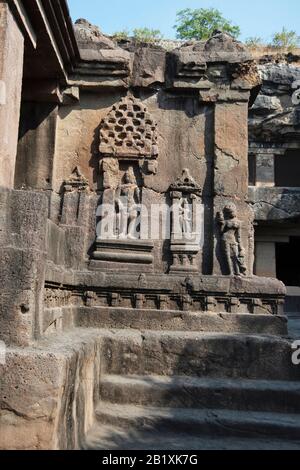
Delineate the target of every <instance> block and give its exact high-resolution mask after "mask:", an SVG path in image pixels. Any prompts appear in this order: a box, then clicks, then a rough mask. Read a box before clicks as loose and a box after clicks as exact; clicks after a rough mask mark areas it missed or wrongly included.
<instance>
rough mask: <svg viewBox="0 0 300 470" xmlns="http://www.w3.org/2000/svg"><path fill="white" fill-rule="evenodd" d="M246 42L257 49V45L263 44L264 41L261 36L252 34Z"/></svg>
mask: <svg viewBox="0 0 300 470" xmlns="http://www.w3.org/2000/svg"><path fill="white" fill-rule="evenodd" d="M245 44H246V46H248V47H250V48H253V49H255V48H256V47H261V46H263V45H264V42H263V40H262V38H260V37H259V36H252V37H250V38H247V39H246V41H245Z"/></svg>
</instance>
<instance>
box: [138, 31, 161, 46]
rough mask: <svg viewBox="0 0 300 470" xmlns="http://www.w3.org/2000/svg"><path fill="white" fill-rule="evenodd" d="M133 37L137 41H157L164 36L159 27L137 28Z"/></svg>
mask: <svg viewBox="0 0 300 470" xmlns="http://www.w3.org/2000/svg"><path fill="white" fill-rule="evenodd" d="M133 37H134V39H135V40H136V41H137V42H147V43H155V42H157V41H160V40H161V39H162V38H163V35H162V33H161V32H160V30H159V29H149V28H136V29H134V30H133Z"/></svg>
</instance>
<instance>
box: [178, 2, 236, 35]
mask: <svg viewBox="0 0 300 470" xmlns="http://www.w3.org/2000/svg"><path fill="white" fill-rule="evenodd" d="M174 28H175V29H176V32H177V38H178V39H197V40H202V39H208V38H210V37H211V35H212V33H213V32H214V31H215V30H221V31H224V32H226V33H230V34H231V35H232V36H234V37H238V36H239V35H240V34H241V30H240V28H239V26H235V25H233V24H232V23H231V22H230V21H228V20H226V19H225V18H224V17H223V16H222V13H221V12H220V11H219V10H217V9H215V8H208V9H206V8H200V9H196V10H192V9H190V8H186V9H185V10H181V11H179V12H178V13H177V20H176V25H175V26H174Z"/></svg>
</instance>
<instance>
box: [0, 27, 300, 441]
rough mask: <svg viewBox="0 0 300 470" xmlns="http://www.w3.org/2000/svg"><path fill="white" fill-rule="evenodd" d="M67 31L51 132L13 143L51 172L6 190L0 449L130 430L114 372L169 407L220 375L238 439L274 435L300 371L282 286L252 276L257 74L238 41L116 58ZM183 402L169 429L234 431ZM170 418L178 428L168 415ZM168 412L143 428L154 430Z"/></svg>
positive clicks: (130, 47) (116, 52)
mask: <svg viewBox="0 0 300 470" xmlns="http://www.w3.org/2000/svg"><path fill="white" fill-rule="evenodd" d="M76 34H77V39H78V44H79V48H80V55H81V60H79V61H78V63H77V64H76V66H75V67H74V69H73V70H72V72H71V73H70V75H69V77H68V88H67V89H66V90H63V91H62V97H61V102H60V106H59V107H58V109H57V110H56V111H57V112H56V113H51V119H50V116H49V114H47V113H46V114H43V113H42V111H44V108H43V109H42V111H41V110H37V111H36V112H37V116H36V122H37V127H38V128H39V129H38V131H39V132H38V134H37V133H34V132H33V135H31V137H30V136H27V139H26V145H24V142H22V138H23V136H21V143H20V145H19V157H18V159H19V164H20V166H19V168H20V169H23V171H24V172H25V173H26V172H28V173H30V172H32V171H33V169H35V165H37V164H40V163H42V164H43V165H42V166H43V172H39V171H36V175H37V180H38V178H39V175H40V174H42V175H43V178H45V173H46V172H48V171H51V175H50V176H49V177H48V176H47V175H46V176H47V178H46V179H47V180H48V186H47V191H45V190H44V186H39V185H38V184H36V187H32V186H34V184H33V183H31V185H32V186H31V185H30V186H28V187H27V186H26V184H25V183H24V187H22V190H21V191H15V190H9V191H4V192H1V193H0V196H1V199H0V202H1V204H0V216H1V221H3V227H4V229H3V230H2V231H1V232H0V246H1V255H0V261H1V267H2V269H1V274H0V277H1V276H3V273H6V277H7V279H8V280H9V282H8V283H7V284H6V286H5V291H4V295H3V296H1V304H0V313H1V315H0V340H3V341H5V343H6V345H7V358H8V360H7V362H6V364H3V365H0V374H1V385H0V425H1V426H3V429H4V433H0V447H3V448H5V447H11V446H12V442H13V443H14V445H15V447H17V448H38V449H45V448H47V446H51V448H53V449H58V448H78V447H82V446H84V445H88V442H89V441H88V440H87V441H86V437H87V436H88V434H89V431H90V429H91V427H92V425H93V424H97V419H99V420H101V419H102V418H103V420H104V422H105V424H107V425H110V424H113V425H116V426H118V425H120V424H121V425H122V423H123V424H124V422H125V423H126V422H127V420H126V419H124V416H123V414H122V413H119V411H120V410H119V408H118V404H119V403H118V397H117V395H116V396H114V390H115V389H114V388H112V395H109V396H108V395H107V392H105V393H106V395H105V396H104V391H103V390H104V388H105V387H104V385H103V384H102V382H101V381H102V377H103V374H105V376H106V379H105V380H106V381H107V376H111V375H112V374H113V375H115V376H117V377H116V380H115V382H116V389H117V387H118V384H119V382H122V381H125V382H126V383H127V377H128V376H130V375H138V376H140V380H141V382H142V387H141V394H139V393H137V395H135V397H133V398H132V402H131V405H133V407H135V406H136V405H137V406H139V403H143V400H144V399H146V398H145V395H143V385H144V384H145V382H147V381H148V382H151V383H153V381H154V376H157V375H158V376H160V379H158V381H159V382H162V383H167V386H166V392H167V393H169V390H170V388H171V389H172V383H171V385H170V382H174V387H175V390H176V394H178V399H180V394H181V390H182V387H181V386H178V385H176V383H177V384H178V383H179V384H181V383H183V387H184V388H186V386H187V384H188V382H189V381H190V378H194V379H195V380H196V384H197V387H198V388H197V387H196V390H197V389H200V390H201V387H203V381H205V380H209V379H211V380H212V381H211V382H210V386H209V387H210V388H209V391H210V392H211V393H209V394H210V395H212V396H214V397H216V396H217V395H218V394H219V390H220V384H219V385H218V384H217V383H216V381H218V380H221V388H222V387H223V388H224V387H225V389H226V390H228V383H227V385H226V384H224V381H226V380H228V379H230V380H232V381H233V383H232V387H231V386H230V387H229V388H232V394H233V395H232V397H233V398H232V403H231V405H230V406H231V408H232V409H231V411H233V412H234V413H235V416H237V415H238V413H239V412H240V411H244V412H245V414H242V417H241V418H239V419H237V420H235V421H234V424H233V430H232V434H233V435H234V436H238V435H239V429H240V427H241V426H242V429H246V427H247V424H248V423H249V422H250V423H251V426H254V424H255V423H257V422H261V421H262V422H263V423H265V421H266V422H267V423H268V422H269V419H268V412H270V411H272V410H273V409H275V410H278V406H279V405H278V399H277V395H278V393H279V391H280V390H282V389H283V390H286V389H287V388H288V385H287V382H288V383H292V382H294V381H296V380H297V379H298V377H299V374H298V369H297V368H295V367H294V366H293V365H292V364H291V361H290V349H291V345H290V341H289V340H288V339H285V338H284V336H286V335H287V321H286V318H285V317H284V316H283V310H282V307H283V301H284V296H285V287H284V285H283V284H282V283H281V282H279V281H277V280H276V279H271V278H259V277H256V276H254V275H253V264H254V224H253V222H254V213H253V210H252V208H251V206H250V204H249V200H248V108H249V102H250V101H254V98H255V96H256V94H257V91H258V90H257V89H258V86H259V85H260V78H259V75H258V73H257V68H256V66H255V64H254V62H253V61H252V60H251V57H250V56H249V52H248V50H247V49H246V48H245V47H244V46H243V45H242V44H241V43H239V42H237V41H236V40H235V39H233V38H232V37H231V36H229V35H227V34H223V33H220V32H216V33H215V34H214V36H213V37H212V38H211V39H210V40H208V41H206V42H201V43H197V42H193V43H187V44H179V47H176V48H175V49H172V50H166V49H165V48H163V47H161V46H152V45H149V44H147V45H145V44H140V43H139V44H136V43H134V42H130V43H126V44H123V47H121V44H120V43H118V44H117V43H115V42H113V41H112V40H111V39H108V38H106V37H103V35H102V34H101V33H100V31H99V30H98V29H97V28H95V27H93V26H91V25H89V24H88V23H87V22H85V21H82V20H81V21H79V22H78V23H77V25H76ZM30 109H31V108H30ZM40 123H42V128H41V127H40V126H39V124H40ZM22 128H23V127H22ZM37 135H39V139H38V144H37V139H36V136H37ZM43 135H46V136H47V139H45V138H44V137H43ZM49 135H50V137H51V139H50V141H51V142H52V143H54V145H52V147H53V148H52V147H51V148H52V150H51V158H52V159H53V161H51V165H50V164H49V162H48V165H46V164H45V162H43V161H42V157H40V159H38V162H37V161H34V158H32V159H31V160H30V162H28V158H27V157H28V154H27V153H26V147H27V146H28V145H30V146H31V149H32V152H30V156H31V155H35V154H36V153H38V154H39V155H40V154H41V152H40V148H43V145H44V146H45V148H47V145H46V143H47V142H49ZM47 155H49V153H48V154H47ZM47 158H48V156H47ZM49 158H50V156H49ZM20 172H21V170H20ZM28 180H29V179H26V178H25V179H24V181H25V182H26V181H28ZM30 181H32V179H31V180H30ZM43 183H45V181H43ZM35 211H36V212H37V215H38V216H37V217H34V213H35ZM18 221H22V224H21V223H18ZM12 260H13V261H12ZM1 281H2V277H1ZM14 286H17V290H16V289H15V290H14ZM7 299H9V301H7ZM20 348H22V349H20ZM178 376H183V378H181V379H180V378H178ZM241 378H243V379H245V380H251V381H253V382H252V383H251V384H249V387H246V390H247V392H246V395H247V393H248V392H249V393H250V395H251V397H252V400H253V396H255V389H258V390H260V391H261V390H262V389H263V390H265V389H264V383H262V382H264V381H267V384H266V391H264V393H263V396H264V398H265V401H264V406H262V405H261V404H260V403H259V401H260V400H259V396H260V392H259V393H258V398H257V400H256V403H257V404H256V405H255V400H254V402H253V401H252V404H251V410H249V409H247V405H245V406H244V405H243V404H242V403H241V400H240V395H239V390H240V388H239V381H240V379H241ZM275 379H276V380H279V381H280V384H279V385H278V384H277V385H276V384H274V383H270V382H273V381H274V380H275ZM137 380H139V379H137ZM198 380H200V382H198ZM201 380H202V382H201ZM18 383H20V384H21V386H20V384H19V385H18ZM127 385H128V384H127ZM293 387H295V388H296V386H295V384H293ZM153 388H154V390H155V393H156V397H157V401H156V402H155V400H154V401H153V402H152V404H154V405H155V404H156V405H157V406H158V407H160V405H161V404H164V403H165V402H164V401H163V400H162V397H161V396H160V394H159V392H157V390H156V387H155V386H153ZM223 388H222V389H223ZM124 390H125V389H124ZM278 390H279V391H278ZM293 390H294V389H293ZM296 391H297V390H296ZM125 394H126V391H125ZM20 396H22V397H23V400H22V401H21V400H20ZM269 396H270V397H271V400H268V397H269ZM206 397H207V400H208V395H206ZM293 397H294V395H293ZM104 399H105V400H106V401H111V402H112V404H113V405H117V408H118V409H117V411H118V412H116V413H114V411H112V413H111V414H112V415H113V414H115V420H113V419H112V418H111V414H110V413H109V410H110V409H111V408H110V407H108V410H107V411H108V412H107V413H103V407H102V404H103V403H102V402H103V400H104ZM120 400H124V397H123V398H122V397H121V398H120ZM175 401H176V400H175ZM269 401H270V402H271V403H272V405H268V402H269ZM125 402H126V399H125ZM293 403H294V402H293ZM173 404H174V402H173ZM189 404H190V401H189V399H188V398H187V399H183V401H182V402H181V406H182V408H183V414H182V413H180V414H181V415H182V419H181V418H180V419H179V418H178V419H179V421H180V422H181V424H182V420H183V421H184V422H185V425H184V426H185V428H186V429H187V428H188V427H190V428H191V429H196V428H199V429H200V428H201V423H203V420H204V421H206V422H207V424H206V425H205V427H204V430H205V432H207V433H212V434H213V432H214V429H215V426H216V419H215V418H214V417H213V416H212V415H211V414H210V413H208V415H207V414H206V411H203V410H204V409H206V408H209V407H215V406H219V407H220V409H221V411H220V410H219V411H218V412H217V413H216V415H214V416H219V415H220V416H222V419H223V418H224V420H225V421H224V425H226V428H228V426H230V427H231V428H232V426H231V425H232V422H233V421H232V420H231V418H230V417H228V416H227V415H226V411H224V408H226V409H227V406H228V401H226V400H225V401H223V402H219V403H218V402H216V401H215V399H212V401H211V402H210V404H209V401H206V402H205V401H204V402H203V403H202V404H201V403H196V402H195V403H194V405H197V407H196V410H195V413H196V415H197V419H196V421H195V420H193V419H191V414H190V413H188V412H187V413H186V412H185V409H186V408H188V407H189ZM98 405H99V406H98ZM249 406H250V405H249ZM245 408H246V409H245ZM113 409H114V407H113ZM286 410H290V411H291V412H296V411H297V410H298V408H297V406H296V405H295V406H291V407H290V408H288V407H286V408H284V410H283V411H286ZM140 411H141V410H139V409H138V410H137V409H135V408H134V409H132V408H131V409H130V410H129V418H130V419H129V421H130V426H131V425H132V432H133V433H134V432H135V430H136V427H135V426H136V424H137V425H138V428H139V426H140V425H141V424H143V423H146V424H147V423H149V422H150V421H149V420H148V417H147V416H146V417H145V416H144V415H143V414H141V413H140ZM248 411H249V412H250V411H251V414H250V415H249V414H248V413H247V412H248ZM256 411H257V412H258V413H262V414H259V415H256V414H255V415H253V414H252V412H253V413H256ZM167 413H168V414H169V417H170V420H167V421H168V423H169V421H170V422H171V424H172V423H173V424H174V420H173V419H172V416H173V415H174V419H175V418H176V410H174V409H173V408H171V409H170V410H168V411H167ZM224 413H225V414H224ZM149 414H150V415H152V414H153V413H152V410H151V409H150V410H149ZM161 414H164V410H159V411H158V412H156V413H154V414H153V416H156V417H157V420H156V426H157V429H160V422H161V420H160V417H161ZM134 416H137V419H136V420H135V419H132V418H133V417H134ZM226 416H227V418H226ZM207 419H208V421H207ZM110 420H112V421H113V423H112V421H110ZM283 421H284V422H283V423H282V425H280V426H279V425H278V424H277V415H276V416H275V417H274V416H273V418H272V420H271V424H266V427H265V426H264V424H263V425H260V427H259V431H260V430H262V431H263V432H264V433H266V434H267V435H268V431H269V430H270V429H271V434H272V433H274V435H275V436H278V435H281V434H282V433H283V432H284V429H285V428H288V431H289V434H288V436H289V437H290V438H291V439H293V438H296V437H297V436H298V434H297V433H298V427H299V426H297V423H296V424H295V425H294V421H292V422H291V421H289V420H288V418H286V420H283ZM163 422H165V421H164V419H163ZM177 422H178V420H177V418H176V419H175V423H177ZM168 423H167V424H168ZM197 423H198V424H197ZM199 423H200V426H199ZM154 428H155V426H154ZM175 428H177V425H176V426H175ZM217 428H218V432H220V426H217ZM7 436H9V441H8V440H7ZM247 436H248V437H251V436H249V435H247ZM295 436H296V437H295Z"/></svg>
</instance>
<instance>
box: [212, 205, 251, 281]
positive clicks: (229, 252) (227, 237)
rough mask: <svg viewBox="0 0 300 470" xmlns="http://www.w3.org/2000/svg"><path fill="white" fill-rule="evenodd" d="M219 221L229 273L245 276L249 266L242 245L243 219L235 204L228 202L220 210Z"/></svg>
mask: <svg viewBox="0 0 300 470" xmlns="http://www.w3.org/2000/svg"><path fill="white" fill-rule="evenodd" d="M218 223H219V225H220V229H221V241H222V250H223V253H224V256H225V260H226V264H227V268H228V273H229V274H230V275H232V276H233V275H235V276H241V275H243V276H245V275H246V272H247V267H246V264H245V251H244V249H243V246H242V237H241V221H240V220H239V219H238V218H237V209H236V206H235V205H234V204H228V205H227V206H225V207H224V209H223V213H221V212H219V214H218Z"/></svg>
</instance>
